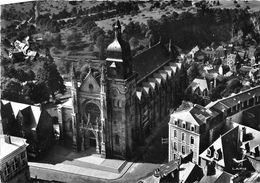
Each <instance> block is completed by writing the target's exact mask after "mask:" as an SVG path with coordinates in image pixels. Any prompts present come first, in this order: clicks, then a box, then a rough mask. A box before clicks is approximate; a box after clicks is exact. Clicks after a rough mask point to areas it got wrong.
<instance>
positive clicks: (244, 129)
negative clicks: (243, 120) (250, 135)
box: [240, 127, 246, 142]
mask: <svg viewBox="0 0 260 183" xmlns="http://www.w3.org/2000/svg"><path fill="white" fill-rule="evenodd" d="M245 135H246V128H245V127H242V129H241V132H240V140H241V142H244V141H245Z"/></svg>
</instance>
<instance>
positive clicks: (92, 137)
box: [89, 131, 97, 147]
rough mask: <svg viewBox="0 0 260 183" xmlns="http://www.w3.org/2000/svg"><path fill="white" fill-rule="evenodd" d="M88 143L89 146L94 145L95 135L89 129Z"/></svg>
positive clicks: (95, 143)
mask: <svg viewBox="0 0 260 183" xmlns="http://www.w3.org/2000/svg"><path fill="white" fill-rule="evenodd" d="M89 145H90V147H96V145H97V142H96V137H95V135H94V133H93V132H92V131H89Z"/></svg>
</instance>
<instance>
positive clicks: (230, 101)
mask: <svg viewBox="0 0 260 183" xmlns="http://www.w3.org/2000/svg"><path fill="white" fill-rule="evenodd" d="M253 96H257V97H258V96H260V86H256V87H254V88H251V89H248V90H245V91H243V92H240V93H238V94H235V95H231V96H229V97H227V98H223V99H220V100H217V101H216V102H211V103H209V104H208V105H207V106H206V107H205V108H207V109H210V110H214V111H217V112H221V111H223V110H226V109H228V108H231V107H233V106H234V105H237V104H238V102H239V101H240V102H244V101H246V100H248V99H250V98H252V97H253Z"/></svg>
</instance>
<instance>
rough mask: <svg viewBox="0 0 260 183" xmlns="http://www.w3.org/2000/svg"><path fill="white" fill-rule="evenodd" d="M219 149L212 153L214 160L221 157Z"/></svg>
mask: <svg viewBox="0 0 260 183" xmlns="http://www.w3.org/2000/svg"><path fill="white" fill-rule="evenodd" d="M221 155H222V154H221V150H220V149H218V150H217V151H216V152H215V153H214V159H215V160H220V159H221Z"/></svg>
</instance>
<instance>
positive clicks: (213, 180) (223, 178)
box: [199, 165, 238, 183]
mask: <svg viewBox="0 0 260 183" xmlns="http://www.w3.org/2000/svg"><path fill="white" fill-rule="evenodd" d="M212 166H214V165H212ZM206 171H207V172H206V173H205V175H204V176H203V177H202V179H201V180H200V181H199V183H230V182H234V181H233V175H232V174H230V173H227V172H225V171H221V170H218V169H215V167H210V168H208V169H207V170H206ZM234 183H235V182H234ZM237 183H238V182H237Z"/></svg>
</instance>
